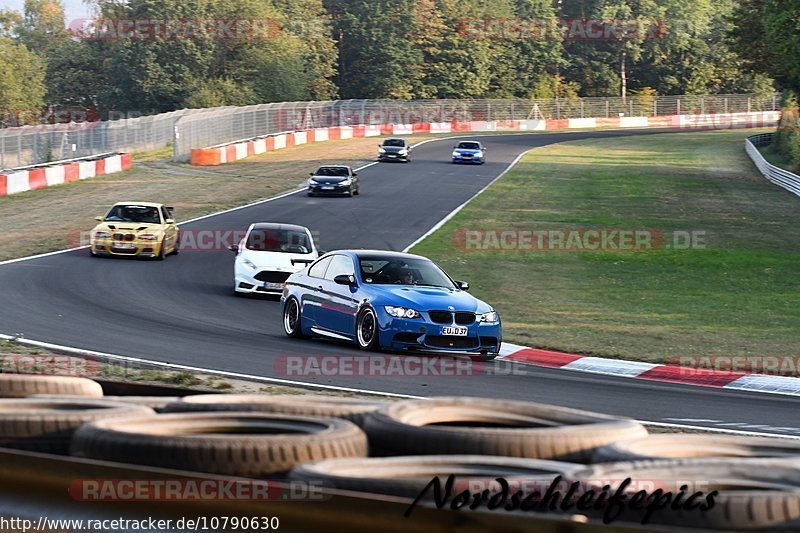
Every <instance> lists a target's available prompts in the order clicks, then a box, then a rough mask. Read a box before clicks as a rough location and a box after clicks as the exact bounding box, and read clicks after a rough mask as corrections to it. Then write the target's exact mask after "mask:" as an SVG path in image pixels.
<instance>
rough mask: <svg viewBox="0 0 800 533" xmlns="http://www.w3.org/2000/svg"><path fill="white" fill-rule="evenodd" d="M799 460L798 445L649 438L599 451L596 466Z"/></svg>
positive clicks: (772, 440) (721, 437)
mask: <svg viewBox="0 0 800 533" xmlns="http://www.w3.org/2000/svg"><path fill="white" fill-rule="evenodd" d="M790 456H795V457H797V458H800V441H797V440H789V439H776V438H772V437H741V436H732V435H680V436H675V435H670V434H664V435H648V436H647V437H644V438H641V439H628V440H623V441H618V442H614V443H612V444H609V445H607V446H603V447H602V448H599V449H598V450H597V451H596V452H595V454H594V462H595V463H612V462H621V461H647V460H657V459H680V458H684V457H741V458H745V457H747V458H779V457H784V458H786V457H790Z"/></svg>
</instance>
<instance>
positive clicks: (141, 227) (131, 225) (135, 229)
mask: <svg viewBox="0 0 800 533" xmlns="http://www.w3.org/2000/svg"><path fill="white" fill-rule="evenodd" d="M162 228H163V226H162V225H161V224H149V223H145V222H101V223H100V224H98V225H96V226H95V227H94V230H93V231H109V232H111V231H125V232H128V233H140V232H147V231H154V230H159V229H162Z"/></svg>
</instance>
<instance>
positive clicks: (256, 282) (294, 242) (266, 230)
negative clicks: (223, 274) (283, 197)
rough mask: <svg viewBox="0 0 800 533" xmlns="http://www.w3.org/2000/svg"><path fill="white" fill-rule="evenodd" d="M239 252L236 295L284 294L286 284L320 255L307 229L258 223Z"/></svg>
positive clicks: (233, 247)
mask: <svg viewBox="0 0 800 533" xmlns="http://www.w3.org/2000/svg"><path fill="white" fill-rule="evenodd" d="M230 250H231V251H232V252H236V261H235V262H234V267H233V272H234V285H233V291H234V294H236V295H242V294H272V295H276V294H280V293H281V292H283V282H284V281H286V279H287V278H288V277H289V276H290V275H291V274H293V273H295V272H297V271H299V270H302V269H304V268H305V267H306V266H307V265H308V264H309V263H312V262H313V261H314V260H315V259H317V257H319V255H320V251H319V250H318V249H317V247H316V245H315V244H314V239H313V238H312V236H311V232H310V231H309V230H308V228H306V227H304V226H297V225H294V224H278V223H272V222H257V223H255V224H251V225H250V227H249V228H248V229H247V233H246V234H245V236H244V238H243V239H242V240H241V241H240V242H239V244H238V245H237V244H234V245H231V246H230Z"/></svg>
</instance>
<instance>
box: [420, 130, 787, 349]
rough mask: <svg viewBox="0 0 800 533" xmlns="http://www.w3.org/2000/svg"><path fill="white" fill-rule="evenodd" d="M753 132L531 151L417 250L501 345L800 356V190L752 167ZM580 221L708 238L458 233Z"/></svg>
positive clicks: (573, 225) (558, 226)
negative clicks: (512, 239) (564, 241)
mask: <svg viewBox="0 0 800 533" xmlns="http://www.w3.org/2000/svg"><path fill="white" fill-rule="evenodd" d="M752 134H753V133H752V132H744V131H725V132H704V133H690V134H687V133H680V134H660V135H652V136H642V137H631V138H613V139H603V140H591V141H578V142H571V143H563V144H558V145H552V146H548V147H544V148H538V149H535V150H533V151H531V152H530V153H529V154H528V155H527V156H526V157H525V158H523V160H522V161H521V162H520V163H519V164H518V165H517V166H516V167H515V168H514V169H513V170H512V171H511V172H509V173H508V174H507V175H506V176H505V177H504V178H502V179H501V180H499V181H498V182H497V183H495V184H494V185H493V186H492V187H490V188H489V189H488V190H487V191H486V192H485V193H484V194H482V195H481V196H479V197H478V198H476V199H475V200H473V201H472V202H471V203H470V204H469V205H468V206H467V207H466V208H465V209H464V210H462V211H461V212H460V213H459V214H458V215H457V216H455V217H454V218H453V219H452V220H451V221H449V222H448V223H447V224H446V225H445V226H444V227H442V228H441V229H440V230H439V231H438V232H436V233H435V234H433V235H432V236H431V237H429V238H428V239H426V240H425V241H423V242H422V243H420V244H419V245H418V246H416V247H415V248H414V250H413V251H414V252H415V253H420V254H423V255H426V256H429V257H431V258H433V259H435V260H436V261H438V262H439V263H440V264H441V265H442V266H443V267H444V268H445V269H446V270H448V272H450V274H451V275H453V276H454V277H455V278H457V279H465V280H467V281H469V282H470V284H471V286H472V289H471V291H472V292H473V294H475V295H476V296H478V297H480V298H482V299H485V300H487V301H489V302H490V303H492V304H493V305H494V306H495V307H496V308H497V309H498V311H500V313H501V316H502V317H503V325H504V336H505V339H504V340H507V341H510V342H517V343H521V344H525V345H528V346H536V347H542V348H549V349H555V350H561V351H567V352H573V353H582V354H591V355H598V356H603V357H614V358H625V359H637V360H645V361H653V362H659V361H660V362H663V361H664V360H665V358H669V357H672V356H677V355H693V354H696V355H712V354H724V355H729V354H736V355H744V354H747V355H775V354H783V355H786V354H789V355H797V354H800V275H798V272H800V268H798V266H800V224H798V223H797V220H798V217H800V198H797V197H796V196H794V195H792V194H790V193H788V192H786V191H784V190H782V189H780V188H778V187H776V186H774V185H772V184H769V183H768V182H766V181H765V180H763V179H762V178H761V177H760V176H759V175H758V172H757V171H756V169H755V168H754V167H753V166H752V164H751V163H750V161H749V159H747V156H746V155H745V153H744V147H743V142H744V138H745V137H746V136H748V135H752ZM581 228H592V229H602V228H607V229H651V230H656V231H660V232H663V233H664V234H665V235H671V234H672V233H671V232H673V231H676V230H678V231H690V232H691V231H694V232H704V233H703V235H704V240H705V247H704V248H697V249H691V250H678V249H665V248H663V247H659V248H658V249H650V250H643V251H570V250H537V251H531V250H528V251H505V250H474V249H470V250H468V249H466V248H465V246H464V245H463V244H462V243H463V240H459V235H463V231H464V230H479V231H492V230H496V231H501V230H509V229H525V230H542V229H547V230H565V229H581ZM459 232H462V233H459Z"/></svg>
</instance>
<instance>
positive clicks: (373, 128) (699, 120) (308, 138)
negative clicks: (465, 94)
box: [190, 111, 780, 165]
mask: <svg viewBox="0 0 800 533" xmlns="http://www.w3.org/2000/svg"><path fill="white" fill-rule="evenodd" d="M779 118H780V112H779V111H757V112H753V113H719V114H710V115H670V116H660V117H625V116H622V117H600V118H565V119H546V120H495V121H485V120H475V121H469V122H430V123H422V124H381V125H368V126H337V127H332V128H315V129H309V130H305V131H295V132H288V133H281V134H277V135H268V136H264V137H258V138H255V139H249V140H244V141H239V142H233V143H228V144H222V145H218V146H212V147H209V148H195V149H192V154H191V160H190V161H191V164H193V165H221V164H223V163H230V162H232V161H238V160H239V159H243V158H245V157H248V156H251V155H258V154H263V153H265V152H271V151H273V150H280V149H281V148H288V147H292V146H297V145H300V144H306V143H312V142H322V141H328V140H339V139H353V138H359V137H377V136H379V135H413V134H416V133H460V132H470V131H475V132H478V131H484V132H485V131H558V130H570V129H603V128H612V129H617V128H674V129H677V130H696V129H700V130H704V129H731V128H760V127H765V126H775V125H777V123H778V119H779Z"/></svg>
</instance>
